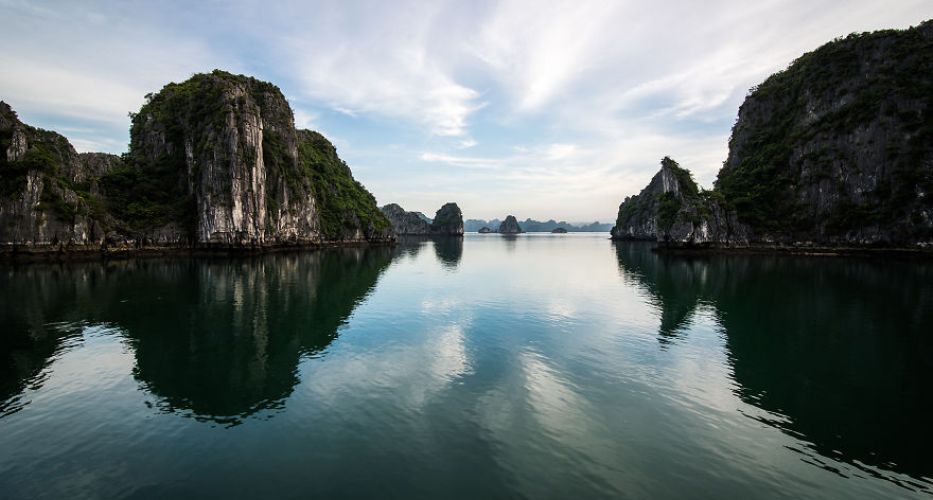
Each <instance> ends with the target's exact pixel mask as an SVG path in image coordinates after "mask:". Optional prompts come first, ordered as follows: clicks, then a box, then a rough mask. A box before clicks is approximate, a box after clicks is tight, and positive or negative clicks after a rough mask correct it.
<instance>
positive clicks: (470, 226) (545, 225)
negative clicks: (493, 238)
mask: <svg viewBox="0 0 933 500" xmlns="http://www.w3.org/2000/svg"><path fill="white" fill-rule="evenodd" d="M500 224H502V221H501V220H499V219H491V220H488V221H487V220H483V219H467V220H465V221H463V229H464V231H466V232H468V233H477V232H480V229H482V228H483V227H488V228H498V227H499V225H500ZM518 224H519V225H520V226H521V227H522V229H523V230H524V231H525V232H529V233H549V232H551V231H553V230H554V229H557V228H558V227H561V228H564V229H566V230H567V231H569V232H572V233H608V232H609V231H610V230H611V229H612V223H602V222H598V221H597V222H593V223H590V224H579V225H577V224H571V223H569V222H566V221H560V222H557V221H555V220H554V219H550V220H548V221H545V222H541V221H537V220H532V219H530V218H528V219H525V220H524V221H521V222H519V223H518Z"/></svg>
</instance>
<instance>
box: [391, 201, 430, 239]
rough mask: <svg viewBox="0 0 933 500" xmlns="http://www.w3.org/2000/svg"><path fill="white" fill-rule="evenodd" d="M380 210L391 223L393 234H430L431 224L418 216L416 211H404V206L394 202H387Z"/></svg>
mask: <svg viewBox="0 0 933 500" xmlns="http://www.w3.org/2000/svg"><path fill="white" fill-rule="evenodd" d="M380 210H382V213H383V214H385V216H386V218H388V219H389V222H390V223H392V227H393V229H394V230H395V234H398V235H409V234H420V235H426V234H431V224H429V223H428V222H427V221H425V220H424V219H423V218H422V217H421V216H419V213H418V212H406V211H405V209H404V208H402V207H401V206H400V205H398V204H396V203H389V204H388V205H386V206H384V207H382V208H381V209H380Z"/></svg>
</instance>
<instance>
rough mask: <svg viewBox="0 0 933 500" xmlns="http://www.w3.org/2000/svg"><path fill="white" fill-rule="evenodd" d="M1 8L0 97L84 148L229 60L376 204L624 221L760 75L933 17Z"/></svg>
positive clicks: (711, 142) (825, 11) (785, 7)
mask: <svg viewBox="0 0 933 500" xmlns="http://www.w3.org/2000/svg"><path fill="white" fill-rule="evenodd" d="M0 9H2V10H3V14H4V17H5V20H7V22H6V23H5V25H4V30H3V31H2V32H0V42H2V43H3V44H4V47H12V48H15V50H7V51H5V52H4V53H3V55H0V65H2V67H3V68H4V71H3V72H2V73H0V97H2V98H3V99H5V100H8V101H10V102H11V104H12V105H13V106H14V108H15V109H17V110H19V111H21V114H22V115H25V116H24V117H28V118H32V117H35V118H36V119H40V121H39V122H37V123H35V124H36V125H39V126H46V127H47V128H49V125H57V126H59V125H73V126H75V128H77V129H86V130H84V131H74V132H67V131H66V134H67V135H68V137H69V138H71V139H73V140H74V141H75V143H76V145H78V146H79V147H81V148H92V147H98V146H99V147H102V148H107V149H108V150H110V151H120V150H122V149H123V148H122V147H121V146H120V145H122V144H125V143H126V132H125V131H126V129H127V127H128V124H129V123H128V120H127V118H126V113H127V111H131V110H135V109H137V108H138V106H139V104H141V102H142V95H144V94H145V93H146V92H150V91H153V90H158V89H159V88H160V87H161V86H162V85H163V84H164V83H166V82H168V81H171V80H175V81H178V80H180V79H183V78H185V77H187V76H188V75H190V74H191V73H192V72H195V71H206V70H210V69H212V68H214V67H222V68H226V69H229V70H232V71H237V72H246V73H252V74H255V75H256V76H257V77H260V78H265V79H271V80H274V81H275V83H277V84H279V85H280V86H281V87H282V88H283V89H285V90H286V91H287V93H288V94H289V95H294V96H295V97H297V98H298V99H300V105H296V106H295V108H296V112H295V118H296V122H297V123H298V126H300V127H313V128H315V129H318V130H321V129H325V130H328V131H331V130H333V131H335V132H338V133H339V135H340V141H341V146H340V147H341V150H340V153H341V155H343V156H344V157H346V158H347V159H348V162H349V163H350V165H351V167H353V168H354V172H355V173H362V174H364V175H365V177H361V180H362V181H363V182H364V183H365V184H366V185H367V187H368V188H369V189H370V190H371V191H372V192H373V193H374V194H375V195H376V196H377V198H379V199H380V200H381V201H396V202H400V203H402V204H403V206H409V205H411V206H439V204H440V203H443V202H444V201H447V200H449V199H456V200H457V201H459V202H461V206H464V207H467V206H469V207H471V209H472V210H473V211H472V212H470V213H468V215H474V216H477V217H479V216H484V217H489V216H495V215H501V214H503V213H505V212H522V213H525V214H527V215H528V216H533V217H537V218H550V217H554V218H568V219H577V220H584V219H591V220H592V219H595V218H599V219H603V220H606V219H607V218H611V217H613V216H614V214H615V210H616V207H617V206H618V203H619V201H621V199H622V198H623V197H624V196H626V195H629V194H633V193H636V192H638V190H640V189H641V188H642V187H643V186H644V184H645V183H647V181H648V179H650V177H651V176H652V175H653V174H654V172H655V171H656V170H657V162H658V160H659V159H660V158H661V157H662V156H664V155H671V156H672V157H674V158H675V159H677V160H678V161H679V162H680V163H681V164H683V165H685V166H687V167H688V168H691V169H692V170H693V171H694V174H695V175H696V177H697V179H698V180H699V181H700V182H701V183H702V184H704V185H707V186H709V185H710V184H711V183H712V181H713V179H714V178H715V175H716V172H717V170H718V168H719V166H720V165H721V162H722V161H723V160H724V159H725V156H726V144H727V140H728V134H729V127H730V126H731V123H732V121H733V119H734V117H735V116H736V112H737V108H738V105H739V104H740V103H741V100H742V98H743V96H744V95H745V92H746V90H747V89H748V88H749V87H751V86H753V85H755V84H757V83H760V82H761V81H762V80H763V79H764V78H766V77H767V76H768V75H769V74H771V73H773V72H775V71H777V70H780V69H783V68H784V67H786V65H787V64H788V63H789V62H790V61H792V60H793V59H794V58H796V57H798V56H799V55H801V54H802V53H803V52H805V51H808V50H812V49H814V48H816V47H818V46H819V45H821V44H823V43H825V42H827V41H829V40H831V39H832V38H834V37H837V36H842V35H846V34H848V33H849V32H853V31H866V30H873V29H879V28H903V27H906V26H908V25H910V24H917V23H918V22H920V21H922V20H923V19H929V18H933V3H930V2H929V1H927V0H901V1H890V2H877V1H873V0H857V1H852V2H846V3H839V2H834V1H830V0H763V1H760V2H739V1H733V0H711V1H709V2H692V1H687V0H680V1H674V2H666V3H663V4H658V3H649V2H618V1H613V0H592V1H583V2H572V3H571V2H562V1H550V0H545V1H539V0H534V1H533V0H513V1H502V2H492V3H482V2H468V3H464V2H456V1H439V2H420V1H416V0H399V1H398V2H392V3H391V4H389V3H378V2H375V3H369V2H353V1H348V2H339V3H322V4H315V5H308V4H307V3H305V2H300V1H297V0H296V1H288V0H286V1H285V2H283V3H280V4H278V5H277V8H276V9H269V8H268V6H266V5H265V4H257V3H254V2H247V1H233V2H225V3H223V4H213V3H207V4H196V5H189V4H178V5H174V6H173V5H169V6H168V7H164V6H162V5H158V6H155V5H154V6H152V7H150V6H145V5H141V4H135V3H133V4H107V5H104V4H98V3H96V2H94V1H91V0H85V1H82V2H60V3H58V4H56V5H50V4H42V5H38V4H35V3H34V2H17V1H11V0H0ZM179 10H184V11H185V12H186V15H185V16H182V17H180V18H179V17H178V16H177V12H178V11H179ZM76 20H79V21H76ZM169 21H171V22H169ZM76 40H80V43H75V41H76ZM293 104H295V103H294V102H293ZM311 109H313V110H316V111H319V113H314V112H310V111H309V110H311ZM329 111H334V112H335V113H330V112H329ZM42 120H45V121H44V122H43V121H42ZM114 130H117V131H119V133H120V134H122V135H117V134H115V133H113V132H112V131H114ZM95 131H97V132H96V134H95ZM102 135H103V136H102ZM351 143H352V144H353V146H354V147H353V148H351V147H349V144H351ZM111 148H116V149H111ZM467 150H468V151H469V154H466V153H467ZM358 160H359V161H358ZM400 172H404V174H401V173H400Z"/></svg>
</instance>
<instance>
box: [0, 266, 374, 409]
mask: <svg viewBox="0 0 933 500" xmlns="http://www.w3.org/2000/svg"><path fill="white" fill-rule="evenodd" d="M390 260H391V250H390V249H386V248H373V249H341V250H329V251H323V252H304V253H294V254H278V255H267V256H262V257H255V258H236V259H221V260H218V259H212V260H186V259H174V260H139V261H129V262H116V263H110V264H96V263H95V264H76V265H71V266H61V267H54V268H48V267H43V268H35V269H23V270H19V271H17V272H15V273H10V275H9V276H13V277H15V278H14V279H16V280H37V281H38V282H39V283H40V285H39V286H38V287H35V288H33V289H34V290H36V292H35V296H33V297H31V298H29V299H25V298H24V299H22V300H23V302H27V301H28V303H30V304H32V305H33V306H34V309H36V310H28V309H27V310H25V311H23V310H17V308H16V306H15V305H13V306H7V305H4V306H3V308H2V309H0V319H3V320H6V321H5V324H14V325H16V326H15V328H14V334H10V335H4V344H3V350H2V351H0V356H3V358H6V359H27V360H29V363H20V364H15V365H11V364H8V363H7V364H5V365H4V366H17V367H19V366H24V368H16V372H15V373H7V372H6V371H5V372H2V373H0V377H2V381H3V382H2V385H0V387H2V390H3V391H4V392H3V393H2V394H0V397H3V401H8V400H9V401H12V400H13V399H15V397H16V395H17V394H19V393H21V392H22V390H23V388H24V387H25V386H26V385H27V384H29V383H34V380H32V379H34V378H35V377H36V375H37V374H38V373H40V372H41V368H42V367H44V366H45V365H47V364H48V362H49V359H50V357H51V356H52V354H53V353H54V352H55V351H56V350H57V349H58V346H60V345H61V342H62V337H63V333H62V332H59V331H57V330H55V329H50V328H49V327H48V326H46V325H49V323H50V322H54V321H69V320H73V319H80V320H82V321H84V322H102V323H107V324H111V325H114V326H116V327H118V328H119V329H120V330H121V331H122V332H123V334H124V335H125V336H126V337H127V339H128V341H129V343H130V345H131V346H132V347H133V351H134V354H135V358H136V366H135V368H134V373H133V374H134V376H135V377H136V379H137V380H139V381H140V383H141V384H142V385H143V386H144V387H145V388H146V389H147V390H149V391H150V392H152V393H153V394H154V395H155V396H156V397H157V398H158V403H157V404H158V405H159V406H160V407H161V408H163V409H165V410H169V411H182V412H184V413H187V414H190V415H192V416H194V417H196V418H203V419H209V420H215V421H220V422H226V423H235V422H238V421H239V419H241V418H242V417H244V416H246V415H249V414H252V413H254V412H256V411H258V410H261V409H265V408H274V407H276V406H278V405H281V404H282V402H283V400H284V399H285V398H286V397H287V396H289V395H290V394H291V391H292V388H293V387H294V386H295V384H296V383H297V382H298V377H297V373H296V370H297V366H298V362H299V359H300V357H301V356H302V355H313V354H315V353H317V352H320V351H321V350H323V349H324V348H326V347H327V345H328V344H329V343H330V342H331V341H333V340H334V338H336V336H337V332H338V328H339V327H340V325H341V324H343V323H344V322H345V321H346V319H347V317H348V316H349V315H350V314H351V313H352V311H353V309H354V308H355V307H356V305H357V304H358V303H359V302H360V301H361V300H362V299H363V298H364V297H365V295H366V294H367V292H368V291H369V290H370V289H371V288H372V287H373V285H374V284H375V283H376V280H377V279H378V277H379V275H380V274H381V272H382V271H383V270H384V269H385V268H386V267H387V266H388V264H389V262H390ZM25 283H26V282H21V283H18V285H19V286H16V288H15V289H28V288H24V287H23V285H25ZM66 283H69V284H73V286H67V285H66V286H63V285H65V284H66ZM62 290H64V291H62ZM35 332H41V333H43V335H41V336H37V335H36V334H35ZM33 338H38V339H39V340H37V341H36V340H32V339H33ZM10 346H12V347H10ZM4 361H5V359H4Z"/></svg>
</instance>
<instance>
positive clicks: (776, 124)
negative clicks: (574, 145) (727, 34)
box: [612, 22, 933, 249]
mask: <svg viewBox="0 0 933 500" xmlns="http://www.w3.org/2000/svg"><path fill="white" fill-rule="evenodd" d="M931 101H933V23H931V22H926V23H924V24H923V25H921V26H920V27H917V28H911V29H908V30H903V31H895V30H889V31H882V32H877V33H866V34H861V35H851V36H849V37H847V38H845V39H841V40H836V41H833V42H831V43H829V44H827V45H824V46H823V47H820V48H819V49H817V50H815V51H814V52H811V53H808V54H805V55H804V56H802V57H800V58H799V59H798V60H796V61H795V62H794V63H793V64H792V65H791V66H790V67H789V68H788V69H787V70H786V71H783V72H781V73H778V74H775V75H773V76H771V77H770V78H768V79H767V80H766V81H765V82H764V83H762V84H761V85H760V86H758V87H757V88H755V89H753V90H752V92H751V93H750V94H749V96H748V97H747V98H746V100H745V103H744V104H743V105H742V107H741V108H740V110H739V117H738V120H737V122H736V124H735V126H734V127H733V130H732V138H731V139H730V142H729V157H728V159H727V160H726V162H725V163H724V165H723V168H722V170H721V171H720V172H719V176H718V178H717V181H716V184H715V187H714V189H713V190H712V191H700V190H698V189H697V188H696V184H695V183H693V181H692V179H691V178H690V175H689V173H688V172H686V170H684V169H681V168H680V167H679V166H677V165H676V163H675V162H673V161H672V160H669V159H667V158H666V159H665V160H664V161H662V168H661V171H660V172H659V173H658V174H657V175H656V176H655V177H654V178H653V179H652V180H651V183H650V184H649V185H648V187H646V188H645V189H644V190H643V191H642V192H641V193H640V194H639V195H637V196H632V197H630V198H626V200H625V201H624V202H623V203H622V205H621V206H620V207H619V216H618V219H617V221H616V226H615V227H614V228H613V229H612V237H613V238H615V239H657V240H658V241H659V242H664V243H667V244H668V245H672V246H720V247H742V246H767V247H787V248H810V247H888V248H890V247H894V248H915V249H916V248H933V104H931Z"/></svg>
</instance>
